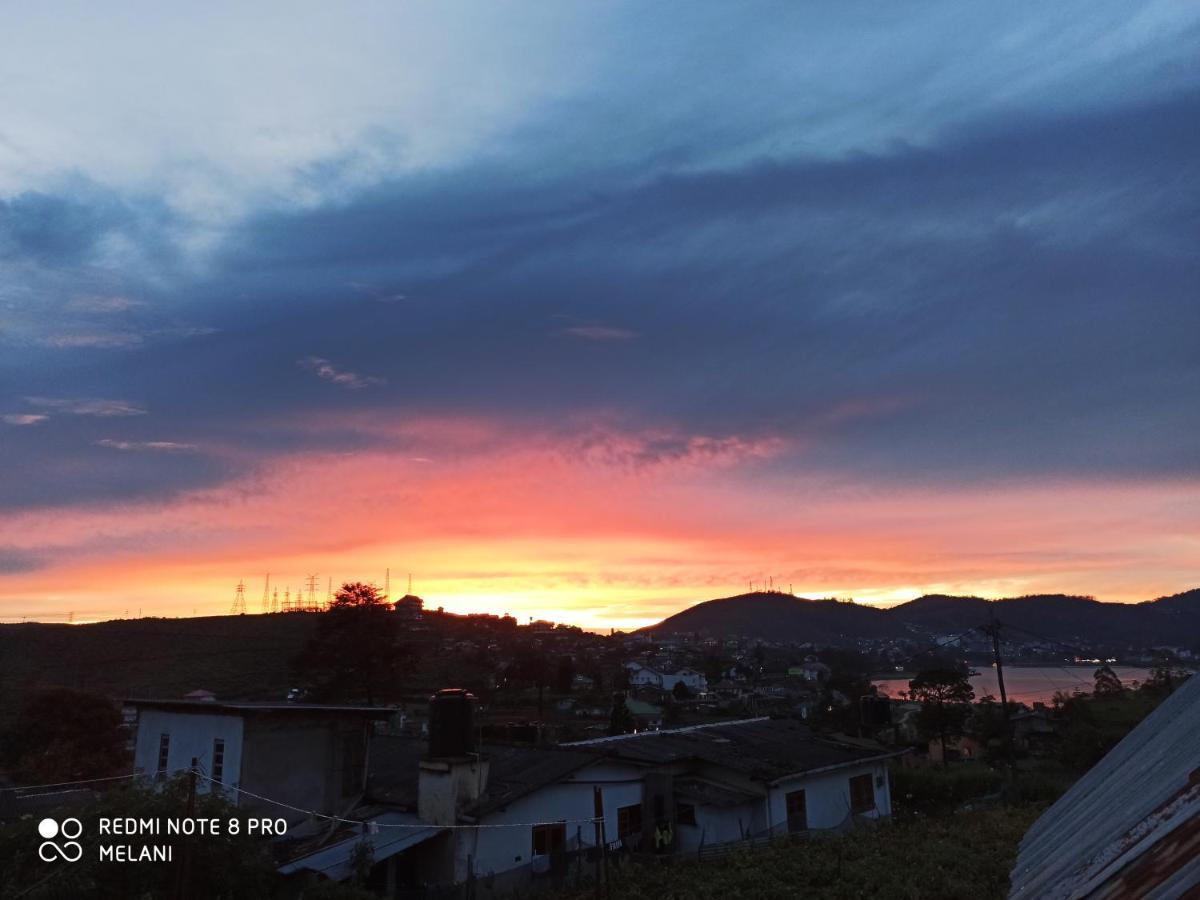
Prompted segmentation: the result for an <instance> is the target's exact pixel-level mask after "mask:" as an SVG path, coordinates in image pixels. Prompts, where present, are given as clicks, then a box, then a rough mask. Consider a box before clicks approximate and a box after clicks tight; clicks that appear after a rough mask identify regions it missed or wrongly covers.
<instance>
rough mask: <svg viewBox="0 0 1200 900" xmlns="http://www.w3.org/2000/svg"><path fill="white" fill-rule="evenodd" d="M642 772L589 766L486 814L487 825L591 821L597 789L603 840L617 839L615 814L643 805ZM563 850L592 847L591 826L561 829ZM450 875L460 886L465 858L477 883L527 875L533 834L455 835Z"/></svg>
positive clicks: (516, 830) (514, 830)
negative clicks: (601, 802) (578, 845)
mask: <svg viewBox="0 0 1200 900" xmlns="http://www.w3.org/2000/svg"><path fill="white" fill-rule="evenodd" d="M641 776H642V772H641V770H638V769H635V768H634V767H632V766H622V765H619V764H608V763H605V764H599V765H594V766H588V767H587V768H585V769H582V770H580V771H579V772H577V773H576V774H575V775H574V776H573V777H572V779H571V780H570V781H567V782H563V783H560V784H556V785H551V786H549V787H546V788H543V789H541V790H539V791H536V792H535V793H533V794H530V795H528V796H526V797H522V798H521V799H519V800H516V801H514V802H513V803H511V804H509V806H508V807H506V808H505V809H502V810H497V811H496V812H493V813H491V814H489V815H488V816H487V817H485V819H484V820H483V823H484V824H486V825H514V823H516V825H520V826H526V825H528V824H531V823H538V822H546V823H550V822H558V821H562V820H564V819H566V820H570V819H587V818H591V816H592V810H593V802H594V801H593V787H599V788H600V790H601V794H602V796H603V800H604V828H605V832H604V833H605V839H606V840H607V841H610V842H611V841H615V840H616V839H617V810H618V809H619V808H620V807H623V806H633V805H637V804H640V803H641V802H642V783H641V780H640V779H641ZM566 832H567V845H568V847H572V848H573V847H575V846H576V836H577V835H578V839H579V841H580V843H582V844H583V845H584V846H593V845H594V843H595V826H594V825H593V824H592V823H590V822H576V823H570V824H568V825H567V826H566ZM458 834H459V835H460V838H459V840H458V842H457V846H458V852H457V853H456V860H455V869H456V873H457V877H458V879H460V880H465V879H466V877H467V873H468V868H467V862H468V859H467V858H468V856H470V857H471V863H472V865H473V867H474V870H475V875H476V877H477V878H480V877H483V876H486V875H488V874H500V873H502V872H507V871H512V870H521V869H527V868H528V867H529V865H530V863H531V862H532V857H533V830H532V828H529V827H516V826H515V825H514V827H506V828H483V829H478V830H464V831H461V832H458Z"/></svg>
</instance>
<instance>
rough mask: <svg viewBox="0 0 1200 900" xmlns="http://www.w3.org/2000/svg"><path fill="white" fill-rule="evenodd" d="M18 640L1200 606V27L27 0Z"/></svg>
mask: <svg viewBox="0 0 1200 900" xmlns="http://www.w3.org/2000/svg"><path fill="white" fill-rule="evenodd" d="M4 21H5V27H4V28H3V30H0V471H2V472H3V476H2V477H0V619H4V620H14V619H21V618H25V617H29V618H41V619H45V620H50V621H63V620H66V619H70V620H73V621H87V620H94V619H98V618H111V617H118V616H124V615H136V614H138V613H139V612H141V613H142V614H145V615H151V614H153V615H193V614H201V615H203V614H224V613H226V612H228V611H229V609H230V608H231V605H232V603H233V601H234V599H235V588H236V585H237V583H238V582H239V580H244V583H245V586H246V587H245V595H246V598H247V607H248V609H249V611H251V612H256V611H258V610H259V609H261V605H262V599H263V594H264V586H265V583H266V578H267V575H268V574H270V579H271V585H272V588H278V589H279V590H280V592H281V596H282V592H283V591H285V590H286V591H289V592H295V591H296V590H298V589H299V588H300V587H301V586H302V585H303V584H304V583H305V579H306V577H307V576H309V575H317V576H318V579H317V583H318V584H320V585H326V584H328V583H329V580H330V579H332V580H333V582H334V583H335V584H336V583H338V582H341V581H345V580H366V581H375V582H376V583H378V584H380V585H381V586H382V585H383V583H384V581H385V577H386V573H387V572H388V571H389V570H390V572H391V587H392V594H393V595H395V594H398V593H401V592H402V591H403V590H406V589H407V578H408V575H409V574H410V573H411V575H412V579H413V590H414V591H415V592H416V593H419V594H421V595H422V596H424V597H425V598H426V602H427V604H428V605H430V606H444V607H445V608H446V609H448V610H452V611H457V612H493V613H511V614H513V615H515V616H517V617H518V618H520V619H522V620H524V619H526V618H528V617H547V618H551V619H553V620H556V621H567V622H573V623H578V624H581V625H584V626H586V627H589V628H596V629H603V628H610V627H617V628H627V627H632V626H638V625H643V624H648V623H650V622H653V621H656V620H658V619H660V618H662V617H663V616H665V615H667V614H669V613H671V612H674V611H677V610H678V609H680V608H683V607H684V606H687V605H689V604H691V603H694V602H698V601H701V600H705V599H710V598H712V597H719V596H728V595H730V594H734V593H738V592H741V591H744V590H747V589H748V588H749V586H750V585H751V584H754V586H755V587H757V586H760V585H770V584H774V586H775V587H777V588H780V589H787V590H793V591H794V592H795V593H796V594H798V595H805V596H814V597H815V596H837V597H853V598H856V599H857V600H859V601H862V602H868V603H878V604H888V603H894V602H898V601H901V600H906V599H911V598H913V597H916V596H919V595H920V594H923V593H969V594H977V595H981V596H989V597H1000V596H1012V595H1019V594H1027V593H1035V592H1067V593H1081V594H1088V595H1094V596H1096V597H1097V598H1098V599H1101V600H1109V601H1122V602H1132V601H1141V600H1148V599H1152V598H1154V597H1157V596H1160V595H1164V594H1170V593H1174V592H1177V591H1181V590H1185V589H1189V588H1192V587H1195V586H1197V585H1200V403H1197V397H1198V396H1200V297H1198V286H1200V241H1198V238H1200V193H1198V189H1200V163H1198V162H1197V161H1198V160H1200V63H1198V61H1200V53H1198V52H1197V50H1198V49H1200V8H1198V7H1197V6H1196V5H1195V4H1194V3H1186V2H1147V3H1140V4H1129V3H1125V2H1109V0H1091V2H1086V3H1085V2H1072V0H1065V2H1062V3H1055V4H1044V3H1015V4H1003V5H998V4H990V3H983V2H960V0H956V2H950V0H940V2H914V3H905V4H882V5H881V4H876V3H856V2H847V3H840V4H834V5H827V4H795V3H744V4H733V5H731V4H723V3H705V2H700V3H696V2H688V3H683V2H663V3H657V4H634V3H619V2H614V3H604V4H595V3H572V2H541V3H523V4H512V3H501V2H497V3H486V4H483V3H475V4H469V3H432V2H431V3H421V2H415V3H406V4H403V5H400V4H394V3H371V2H363V3H356V4H354V5H353V6H339V5H336V4H324V3H303V2H300V3H297V2H289V3H274V4H272V3H264V4H255V5H254V6H253V7H252V8H249V7H247V5H245V4H235V3H220V2H215V3H209V4H203V5H191V6H184V5H180V4H165V5H164V4H155V3H148V2H147V3H136V2H124V3H114V4H105V5H103V6H100V5H96V4H84V3H79V4H69V3H45V4H21V5H12V6H10V7H8V8H7V9H6V10H5V13H4Z"/></svg>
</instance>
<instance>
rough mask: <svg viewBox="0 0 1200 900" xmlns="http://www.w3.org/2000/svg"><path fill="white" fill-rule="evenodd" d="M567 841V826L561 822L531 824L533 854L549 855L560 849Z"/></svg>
mask: <svg viewBox="0 0 1200 900" xmlns="http://www.w3.org/2000/svg"><path fill="white" fill-rule="evenodd" d="M566 842H567V826H566V825H565V824H564V823H563V822H550V823H548V824H546V825H534V826H533V855H534V856H549V855H550V854H551V853H553V852H554V851H555V850H561V849H562V848H563V845H564V844H566Z"/></svg>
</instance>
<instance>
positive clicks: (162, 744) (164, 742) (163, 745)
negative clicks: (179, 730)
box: [157, 734, 171, 778]
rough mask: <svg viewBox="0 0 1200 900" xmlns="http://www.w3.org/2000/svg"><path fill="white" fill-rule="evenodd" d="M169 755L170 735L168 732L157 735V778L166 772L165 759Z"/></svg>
mask: <svg viewBox="0 0 1200 900" xmlns="http://www.w3.org/2000/svg"><path fill="white" fill-rule="evenodd" d="M170 756H171V736H170V735H169V734H160V735H159V736H158V769H157V774H158V777H159V778H162V777H164V776H165V775H166V774H167V760H168V759H169V758H170Z"/></svg>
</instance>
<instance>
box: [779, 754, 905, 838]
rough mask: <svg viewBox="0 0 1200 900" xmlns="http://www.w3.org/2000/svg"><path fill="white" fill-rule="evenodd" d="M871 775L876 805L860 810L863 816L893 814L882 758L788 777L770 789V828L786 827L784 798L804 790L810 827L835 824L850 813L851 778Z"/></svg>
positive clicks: (785, 829) (841, 822)
mask: <svg viewBox="0 0 1200 900" xmlns="http://www.w3.org/2000/svg"><path fill="white" fill-rule="evenodd" d="M864 774H866V775H870V776H871V784H872V786H873V788H874V790H875V809H874V811H872V812H869V813H862V814H861V816H862V817H863V818H871V819H878V818H882V817H885V816H890V815H891V814H892V795H891V791H890V788H889V783H888V773H887V766H886V764H884V763H882V762H875V763H865V764H863V765H859V766H847V767H846V768H844V769H835V770H834V771H832V772H823V773H820V774H817V775H812V776H807V777H800V778H793V779H788V780H787V781H783V782H780V783H779V784H778V785H777V786H775V787H773V788H772V789H771V830H772V832H775V833H783V832H786V831H787V802H786V796H787V794H788V793H789V792H791V791H795V790H799V789H801V788H803V789H804V791H805V801H806V804H807V807H808V810H807V811H808V827H809V828H810V829H823V828H837V827H838V826H840V825H843V824H844V823H845V822H846V821H847V820H848V818H849V816H850V779H851V778H853V777H854V776H855V775H864Z"/></svg>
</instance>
